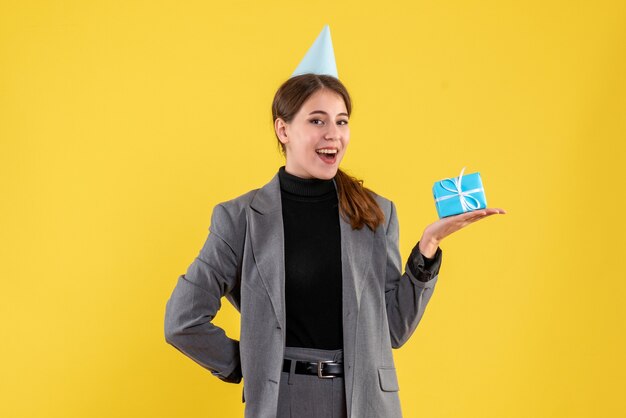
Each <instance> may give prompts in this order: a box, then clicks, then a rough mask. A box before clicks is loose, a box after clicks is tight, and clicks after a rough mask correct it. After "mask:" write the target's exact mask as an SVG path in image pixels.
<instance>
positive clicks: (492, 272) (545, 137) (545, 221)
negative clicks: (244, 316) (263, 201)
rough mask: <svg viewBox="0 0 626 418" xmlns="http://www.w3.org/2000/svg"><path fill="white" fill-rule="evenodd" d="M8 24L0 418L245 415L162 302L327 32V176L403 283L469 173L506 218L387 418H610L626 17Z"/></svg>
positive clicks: (571, 7) (1, 138) (86, 10)
mask: <svg viewBox="0 0 626 418" xmlns="http://www.w3.org/2000/svg"><path fill="white" fill-rule="evenodd" d="M0 4H1V5H0V188H1V189H0V193H1V194H0V231H1V234H2V239H1V241H0V280H1V281H0V283H1V288H0V321H1V322H0V330H1V331H2V341H1V344H0V362H1V363H0V416H2V417H237V416H241V415H242V411H243V405H242V404H241V385H229V384H226V383H223V382H221V381H219V380H218V379H216V378H215V377H213V376H211V374H210V373H209V372H208V371H207V370H205V369H203V368H202V367H200V366H198V365H197V364H195V363H194V362H193V361H191V360H190V359H188V358H187V357H185V356H183V355H182V354H180V353H179V352H178V351H176V350H175V349H174V348H173V347H171V346H169V345H167V344H166V343H165V340H164V336H163V316H164V310H165V303H166V301H167V299H168V297H169V295H170V293H171V291H172V289H173V288H174V285H175V283H176V280H177V277H178V276H179V275H180V274H183V273H184V272H185V271H186V269H187V267H188V265H189V264H190V263H191V262H192V261H193V259H194V257H195V256H196V255H197V253H198V251H199V249H200V248H201V246H202V244H203V242H204V240H205V238H206V234H207V232H208V226H209V221H210V215H211V209H212V208H213V206H214V205H215V204H217V203H218V202H221V201H224V200H228V199H231V198H234V197H236V196H238V195H240V194H242V193H244V192H246V191H248V190H250V189H253V188H257V187H261V186H263V185H264V184H266V183H267V182H268V181H269V180H270V179H271V177H272V176H273V175H274V174H275V173H276V172H277V170H278V167H279V166H280V165H282V164H283V163H284V160H283V159H282V157H281V156H280V154H279V153H278V151H277V147H276V145H275V141H276V140H275V138H274V136H273V132H272V126H271V114H270V104H271V100H272V97H273V94H274V92H275V90H276V88H277V87H278V86H279V85H280V83H281V82H282V81H284V80H285V79H286V78H287V77H289V75H290V74H291V72H292V71H293V69H294V68H295V67H296V66H297V64H298V62H299V61H300V59H301V58H302V56H303V55H304V53H305V52H306V50H307V49H308V47H309V46H310V45H311V43H312V42H313V40H314V39H315V37H316V36H317V34H318V33H319V32H320V30H321V29H322V27H323V25H324V24H326V23H328V24H329V25H330V28H331V33H332V37H333V42H334V46H335V54H336V56H337V65H338V68H339V74H340V77H341V78H342V80H343V81H344V82H345V84H346V85H347V86H348V88H349V89H350V91H351V93H352V95H353V98H354V105H355V107H354V113H353V117H352V119H351V126H352V139H351V144H350V147H349V149H348V153H347V155H346V158H345V159H344V161H343V162H342V168H344V169H345V170H346V171H348V172H349V173H351V174H353V175H355V176H357V177H359V178H362V179H364V180H365V185H366V186H367V187H370V188H372V189H373V190H375V191H377V192H378V193H380V194H382V195H383V196H386V197H388V198H390V199H392V200H393V201H394V202H395V203H396V205H397V207H398V211H399V217H400V227H401V234H400V242H401V250H402V255H403V260H404V261H406V257H407V256H408V254H409V252H410V250H411V248H412V247H413V245H414V244H415V242H416V241H417V240H418V239H419V238H420V236H421V233H422V231H423V228H424V227H425V226H426V225H427V224H428V223H430V222H432V221H434V220H435V219H436V211H435V206H434V203H433V200H432V195H431V187H432V184H433V182H435V181H437V180H440V179H442V178H445V177H451V176H455V175H458V173H459V171H460V169H461V168H462V167H464V166H466V167H467V170H466V172H468V173H471V172H475V171H479V172H480V173H481V175H482V177H483V181H484V184H485V187H486V194H487V199H488V203H489V206H492V207H502V208H504V209H506V210H507V211H508V212H509V213H508V214H507V215H504V216H492V217H490V218H487V219H485V220H483V221H481V222H480V223H478V224H474V225H471V226H470V227H468V228H467V229H464V230H462V231H460V232H458V233H457V234H455V235H453V236H451V237H449V238H447V239H446V240H444V241H443V242H442V245H441V248H442V249H443V252H444V254H443V257H444V261H443V266H442V268H441V272H440V277H439V283H438V286H437V289H436V291H435V294H434V296H433V299H432V300H431V302H430V305H429V307H428V309H427V312H426V314H425V316H424V319H423V321H422V323H421V324H420V326H419V327H418V329H417V331H416V332H415V334H414V335H413V337H412V338H411V340H409V342H408V343H407V344H406V345H405V346H404V347H403V348H401V349H400V350H398V351H395V352H394V353H395V356H396V363H397V364H396V365H397V367H398V373H399V379H400V388H401V390H400V397H401V401H402V407H403V411H404V413H405V416H406V417H430V418H439V417H596V416H598V417H616V416H624V414H625V412H626V408H625V407H624V403H623V401H622V400H620V399H621V398H622V396H623V391H624V387H625V377H624V376H625V375H626V362H625V360H624V358H623V356H624V353H625V352H626V337H625V335H626V327H625V319H626V318H625V310H626V309H625V307H624V305H625V303H624V297H625V290H626V275H625V274H624V272H623V270H622V266H623V264H624V249H625V246H624V236H625V232H626V231H625V226H624V224H625V223H624V220H623V219H624V215H623V213H624V205H625V204H626V199H625V198H624V189H623V187H624V179H625V176H624V172H623V170H624V168H625V163H626V160H625V158H624V155H625V154H626V153H625V146H624V141H625V140H626V42H625V41H626V24H625V22H626V3H625V2H624V1H622V0H615V1H593V2H592V1H587V2H584V1H565V0H562V1H545V0H542V1H536V0H531V1H523V2H522V1H504V2H503V1H495V0H493V1H492V0H488V1H487V0H486V1H446V2H439V1H424V0H418V1H406V2H393V1H386V2H383V3H382V4H380V3H363V2H357V1H350V2H341V3H338V2H336V1H326V2H302V3H301V2H296V1H293V0H291V1H281V2H278V1H274V2H257V1H233V2H219V3H217V2H215V3H214V2H207V1H193V2H192V1H183V2H175V1H128V0H126V1H66V2H62V1H48V2H43V1H42V2H34V1H19V2H18V1H2V2H1V3H0ZM224 302H225V305H224V308H223V310H222V311H220V314H219V315H218V317H217V323H219V324H220V325H222V326H224V327H225V328H226V329H227V330H228V333H229V334H230V335H231V336H234V337H237V336H238V317H237V314H236V311H235V310H234V309H233V308H232V307H231V306H230V305H228V303H227V302H226V301H225V300H224Z"/></svg>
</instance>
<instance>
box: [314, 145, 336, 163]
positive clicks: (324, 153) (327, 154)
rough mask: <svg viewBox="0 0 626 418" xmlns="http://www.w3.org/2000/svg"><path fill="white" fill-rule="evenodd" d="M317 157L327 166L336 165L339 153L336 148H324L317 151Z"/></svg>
mask: <svg viewBox="0 0 626 418" xmlns="http://www.w3.org/2000/svg"><path fill="white" fill-rule="evenodd" d="M315 152H316V153H317V156H318V157H320V159H321V160H322V161H324V162H325V163H326V164H335V161H337V154H338V153H339V151H338V150H337V149H336V148H323V149H318V150H315Z"/></svg>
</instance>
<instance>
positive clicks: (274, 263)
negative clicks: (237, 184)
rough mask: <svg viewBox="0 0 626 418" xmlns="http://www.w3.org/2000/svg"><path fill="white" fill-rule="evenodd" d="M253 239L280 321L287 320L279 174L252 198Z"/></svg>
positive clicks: (261, 272)
mask: <svg viewBox="0 0 626 418" xmlns="http://www.w3.org/2000/svg"><path fill="white" fill-rule="evenodd" d="M250 206H251V208H252V210H251V211H250V221H249V228H250V240H251V245H252V254H253V256H254V262H255V263H256V266H257V269H258V270H259V273H260V275H261V280H262V281H263V284H264V285H265V288H266V289H267V293H268V294H269V296H270V300H271V301H272V306H273V308H274V313H275V314H276V317H277V318H278V323H279V324H280V325H281V327H282V328H283V329H286V320H285V303H284V300H285V251H284V244H285V239H284V230H283V212H282V205H281V201H280V182H279V179H278V174H276V175H274V177H273V178H272V180H271V181H270V182H269V183H267V184H266V185H265V186H263V187H262V188H260V189H259V191H258V192H257V193H256V194H255V196H254V198H253V199H252V201H251V202H250Z"/></svg>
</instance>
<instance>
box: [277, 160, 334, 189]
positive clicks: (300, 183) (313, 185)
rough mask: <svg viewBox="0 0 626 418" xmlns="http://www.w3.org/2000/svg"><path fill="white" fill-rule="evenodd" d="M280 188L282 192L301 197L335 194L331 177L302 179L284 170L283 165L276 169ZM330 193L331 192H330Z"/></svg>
mask: <svg viewBox="0 0 626 418" xmlns="http://www.w3.org/2000/svg"><path fill="white" fill-rule="evenodd" d="M278 178H279V180H280V189H281V190H282V191H283V192H287V193H290V194H292V195H296V196H301V197H322V196H324V197H326V196H327V195H333V194H336V192H335V184H334V183H333V179H329V180H324V179H318V178H311V179H304V178H302V177H298V176H295V175H293V174H290V173H288V172H287V171H285V166H282V167H280V168H279V169H278ZM331 193H332V194H331Z"/></svg>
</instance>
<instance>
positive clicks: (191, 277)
mask: <svg viewBox="0 0 626 418" xmlns="http://www.w3.org/2000/svg"><path fill="white" fill-rule="evenodd" d="M236 229H237V228H236V225H235V223H234V222H233V221H232V219H231V216H230V215H229V214H228V212H227V211H226V209H225V208H224V207H223V206H221V205H217V206H216V207H215V208H214V209H213V214H212V216H211V226H210V228H209V236H208V238H207V240H206V242H205V244H204V246H203V248H202V249H201V250H200V254H199V255H198V256H197V257H196V259H195V260H194V261H193V263H192V264H191V265H190V266H189V268H188V269H187V272H186V274H183V275H181V276H180V277H179V278H178V283H177V284H176V287H175V288H174V291H173V292H172V295H171V297H170V299H169V300H168V301H167V304H166V310H165V340H166V341H167V342H168V343H169V344H171V345H173V346H174V347H175V348H176V349H178V350H179V351H181V352H182V353H184V354H185V355H186V356H188V357H190V358H191V359H192V360H194V361H195V362H196V363H198V364H200V365H201V366H203V367H204V368H206V369H208V370H210V371H211V373H212V374H213V375H215V376H217V377H219V378H220V379H222V380H224V381H227V382H232V383H238V382H239V381H241V365H240V360H239V342H238V341H236V340H233V339H231V338H229V337H227V336H226V333H225V332H224V330H223V329H222V328H220V327H217V326H215V325H213V324H212V322H211V321H212V320H213V318H214V317H215V315H216V314H217V311H218V310H219V309H220V306H221V298H222V296H228V297H229V299H230V300H231V301H232V302H233V303H234V304H235V306H238V300H239V294H238V293H239V276H240V271H238V270H239V268H238V266H239V262H238V260H239V256H238V254H237V252H236V248H237V247H235V246H234V245H233V244H234V242H232V241H234V240H233V239H232V238H230V237H231V236H233V233H234V231H235V230H236Z"/></svg>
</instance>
